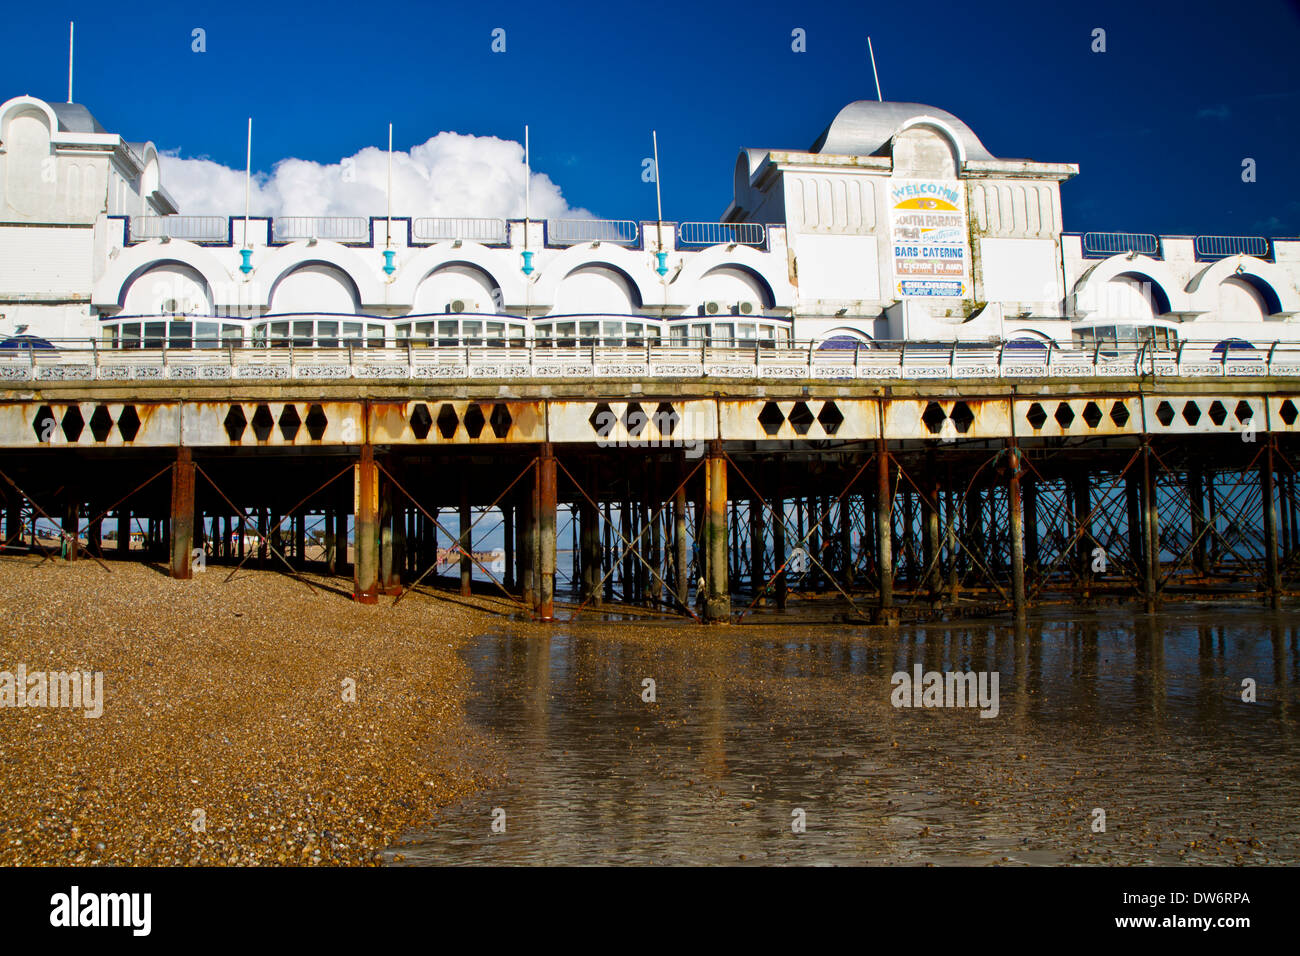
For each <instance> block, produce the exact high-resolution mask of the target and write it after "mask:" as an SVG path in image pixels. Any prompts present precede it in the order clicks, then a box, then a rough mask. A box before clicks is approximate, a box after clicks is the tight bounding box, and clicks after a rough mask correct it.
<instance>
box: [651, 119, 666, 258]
mask: <svg viewBox="0 0 1300 956" xmlns="http://www.w3.org/2000/svg"><path fill="white" fill-rule="evenodd" d="M650 140H651V142H652V143H653V144H654V153H655V209H656V213H655V214H656V215H657V216H658V217H659V218H658V219H657V220H656V222H655V225H656V234H657V235H658V239H659V248H658V251H657V252H656V253H655V258H656V259H658V260H659V265H658V266H657V267H656V269H655V271H656V272H658V273H659V274H660V275H661V276H662V275H664V274H665V273H666V272H667V271H668V266H667V259H668V253H666V252H665V251H664V200H663V194H662V193H661V192H660V189H659V133H658V132H657V131H656V130H651V131H650Z"/></svg>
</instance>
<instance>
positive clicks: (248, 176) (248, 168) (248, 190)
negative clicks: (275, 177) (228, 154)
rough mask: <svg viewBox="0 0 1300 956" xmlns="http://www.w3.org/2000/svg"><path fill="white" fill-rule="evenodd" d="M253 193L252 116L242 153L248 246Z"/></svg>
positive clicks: (246, 243) (246, 246) (247, 245)
mask: <svg viewBox="0 0 1300 956" xmlns="http://www.w3.org/2000/svg"><path fill="white" fill-rule="evenodd" d="M252 195H253V117H251V116H250V117H249V118H248V149H247V152H246V153H245V155H244V247H245V248H249V247H250V245H251V244H250V243H249V241H248V211H249V205H250V203H251V199H252Z"/></svg>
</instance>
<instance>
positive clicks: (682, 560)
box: [673, 468, 691, 611]
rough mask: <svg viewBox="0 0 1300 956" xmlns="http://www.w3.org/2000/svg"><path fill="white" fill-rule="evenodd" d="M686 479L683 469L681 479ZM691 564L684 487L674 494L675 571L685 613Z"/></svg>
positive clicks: (689, 587) (688, 599)
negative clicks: (687, 539)
mask: <svg viewBox="0 0 1300 956" xmlns="http://www.w3.org/2000/svg"><path fill="white" fill-rule="evenodd" d="M685 477H686V475H685V468H683V469H682V474H681V476H680V478H681V479H684V478H685ZM679 480H680V479H679ZM690 562H691V556H690V549H689V548H688V547H687V541H686V486H685V485H682V487H680V488H678V489H677V491H676V493H674V494H673V571H674V576H675V577H676V579H677V583H676V585H675V587H676V590H677V599H678V601H679V602H680V603H681V609H682V610H683V611H684V610H686V608H687V607H688V606H689V605H690V599H691V568H690Z"/></svg>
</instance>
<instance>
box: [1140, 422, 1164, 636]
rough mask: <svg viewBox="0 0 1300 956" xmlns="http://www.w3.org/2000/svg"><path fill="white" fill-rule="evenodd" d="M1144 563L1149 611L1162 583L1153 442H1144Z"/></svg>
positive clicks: (1153, 606) (1144, 589) (1154, 602)
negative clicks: (1152, 456) (1152, 468)
mask: <svg viewBox="0 0 1300 956" xmlns="http://www.w3.org/2000/svg"><path fill="white" fill-rule="evenodd" d="M1142 526H1143V528H1142V530H1143V534H1142V541H1143V545H1144V548H1143V555H1142V564H1143V567H1144V568H1145V572H1144V575H1143V578H1144V581H1143V583H1144V587H1143V593H1144V595H1145V598H1146V609H1147V613H1148V614H1151V613H1154V611H1155V609H1156V588H1157V587H1159V584H1160V517H1159V514H1158V513H1157V510H1156V476H1155V474H1154V472H1153V471H1152V470H1151V444H1150V442H1148V441H1147V440H1145V439H1144V440H1143V442H1142Z"/></svg>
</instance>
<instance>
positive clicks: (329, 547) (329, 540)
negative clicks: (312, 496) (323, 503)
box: [325, 508, 339, 574]
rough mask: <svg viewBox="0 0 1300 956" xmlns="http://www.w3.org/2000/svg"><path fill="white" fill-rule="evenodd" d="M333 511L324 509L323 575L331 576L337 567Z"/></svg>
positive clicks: (336, 541)
mask: <svg viewBox="0 0 1300 956" xmlns="http://www.w3.org/2000/svg"><path fill="white" fill-rule="evenodd" d="M334 525H335V521H334V509H333V508H326V509H325V573H326V574H333V573H334V571H335V568H336V567H337V565H338V548H339V546H338V538H337V536H336V535H335V531H334Z"/></svg>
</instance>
